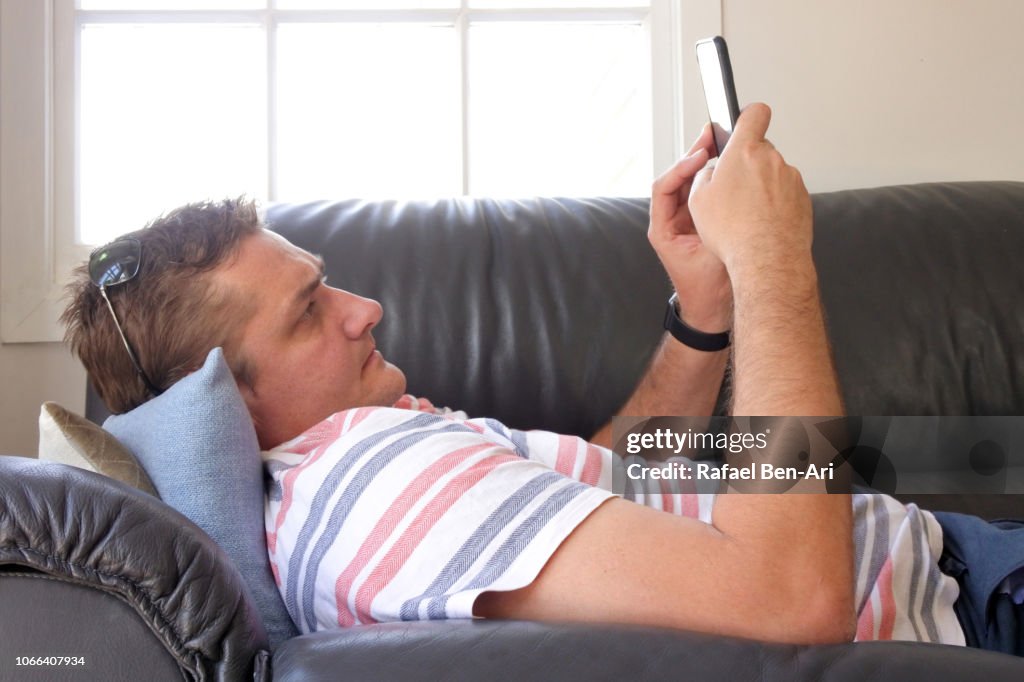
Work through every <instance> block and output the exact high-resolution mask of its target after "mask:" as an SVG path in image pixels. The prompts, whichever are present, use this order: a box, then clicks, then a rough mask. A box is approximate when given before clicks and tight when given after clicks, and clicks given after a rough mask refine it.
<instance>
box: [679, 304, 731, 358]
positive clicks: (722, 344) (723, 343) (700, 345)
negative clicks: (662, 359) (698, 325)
mask: <svg viewBox="0 0 1024 682" xmlns="http://www.w3.org/2000/svg"><path fill="white" fill-rule="evenodd" d="M677 301H678V296H677V295H676V294H672V297H671V298H669V300H668V306H667V307H666V309H665V320H664V327H665V330H666V331H668V333H669V334H671V335H672V336H673V338H675V339H676V341H679V342H680V343H682V344H683V345H685V346H689V347H690V348H693V349H695V350H699V351H705V352H717V351H720V350H725V349H726V348H728V347H729V344H730V343H731V336H730V333H729V330H725V331H719V332H706V331H703V330H700V329H695V328H694V327H692V326H690V325H688V324H687V323H686V322H684V321H683V320H682V318H680V316H679V308H678V306H677Z"/></svg>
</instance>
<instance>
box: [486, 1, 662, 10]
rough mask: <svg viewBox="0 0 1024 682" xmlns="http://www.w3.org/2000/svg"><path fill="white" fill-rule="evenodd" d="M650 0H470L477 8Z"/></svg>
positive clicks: (605, 4) (644, 4)
mask: <svg viewBox="0 0 1024 682" xmlns="http://www.w3.org/2000/svg"><path fill="white" fill-rule="evenodd" d="M650 4H651V2H650V0H469V6H470V7H472V8H474V9H476V8H480V9H537V8H548V7H550V8H557V7H649V6H650Z"/></svg>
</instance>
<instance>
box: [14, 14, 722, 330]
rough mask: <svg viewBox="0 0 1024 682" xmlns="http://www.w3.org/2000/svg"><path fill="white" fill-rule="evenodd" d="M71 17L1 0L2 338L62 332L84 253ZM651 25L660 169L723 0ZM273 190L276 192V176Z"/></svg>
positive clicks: (700, 118) (693, 108) (686, 118)
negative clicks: (67, 289) (697, 51)
mask: <svg viewBox="0 0 1024 682" xmlns="http://www.w3.org/2000/svg"><path fill="white" fill-rule="evenodd" d="M256 13H257V14H258V13H259V11H256ZM554 14H555V13H552V16H554ZM325 16H326V14H325ZM463 16H465V14H463ZM74 22H75V20H74V10H73V0H0V341H2V342H3V343H25V342H40V341H59V340H60V339H61V338H62V337H63V328H62V327H61V325H60V324H59V322H58V317H59V315H60V312H61V310H62V309H63V301H62V298H63V287H64V283H65V281H66V279H67V272H64V271H63V270H65V269H66V268H64V267H62V266H61V265H60V264H61V263H66V262H68V261H69V256H70V255H72V254H73V255H76V256H78V257H81V255H82V254H83V253H84V247H80V246H77V247H76V246H75V245H74V238H75V215H76V212H75V204H76V201H75V187H76V185H77V183H76V178H75V176H74V174H75V168H76V162H75V159H76V148H75V127H76V122H75V119H76V115H77V114H76V112H75V110H74V109H75V101H76V100H77V97H76V93H75V90H74V88H75V87H76V78H75V75H74V74H75V68H76V66H75V65H76V63H77V55H76V54H75V47H74V46H75V44H76V43H77V41H75V40H69V39H68V36H69V35H72V33H71V32H73V31H74V30H75V23H74ZM648 23H649V29H650V32H651V41H652V70H651V83H652V107H653V130H654V154H653V166H654V167H653V168H652V177H653V176H654V175H656V174H657V173H659V172H661V171H662V170H664V169H665V168H667V167H668V166H669V165H671V163H672V162H673V160H674V159H675V158H677V157H678V156H679V154H680V152H681V150H682V149H683V147H684V141H685V140H691V139H693V138H694V137H695V136H696V135H697V134H698V133H699V130H700V127H701V125H702V124H703V122H704V120H705V119H706V111H705V109H704V102H703V95H702V93H701V89H700V80H699V75H698V73H697V70H696V64H695V60H694V59H693V58H692V49H691V48H690V47H688V46H692V45H693V44H694V42H695V41H696V40H697V39H699V38H703V37H707V36H710V35H718V34H721V32H722V10H721V0H652V7H651V14H650V20H649V22H648ZM464 68H465V67H464ZM271 87H272V84H271ZM270 100H271V101H272V100H273V98H272V97H271V98H270ZM272 115H273V114H272V112H271V116H272ZM271 123H272V119H271ZM464 130H465V126H464ZM463 134H465V133H463ZM269 142H270V144H271V145H273V141H272V140H271V141H269ZM271 150H272V146H271ZM464 150H465V146H464ZM271 153H272V152H271ZM464 154H465V151H464ZM271 176H273V174H271ZM268 194H269V196H271V197H273V196H274V187H273V180H271V181H270V186H269V187H268Z"/></svg>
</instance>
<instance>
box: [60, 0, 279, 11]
mask: <svg viewBox="0 0 1024 682" xmlns="http://www.w3.org/2000/svg"><path fill="white" fill-rule="evenodd" d="M266 6H267V0H79V7H80V8H81V9H85V10H90V9H119V10H154V9H159V10H192V9H262V8H264V7H266Z"/></svg>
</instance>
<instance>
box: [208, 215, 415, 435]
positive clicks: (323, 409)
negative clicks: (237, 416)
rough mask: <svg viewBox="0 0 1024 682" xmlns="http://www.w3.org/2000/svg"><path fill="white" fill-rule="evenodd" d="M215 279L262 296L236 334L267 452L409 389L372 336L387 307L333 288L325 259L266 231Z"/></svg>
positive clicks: (246, 393)
mask: <svg viewBox="0 0 1024 682" xmlns="http://www.w3.org/2000/svg"><path fill="white" fill-rule="evenodd" d="M213 277H214V286H216V287H222V286H223V287H228V288H229V289H230V290H231V291H232V293H233V294H234V295H236V296H241V297H243V299H242V300H246V301H255V302H257V305H256V306H255V313H254V314H253V315H252V317H251V318H249V320H248V321H247V322H246V323H244V324H243V326H242V331H241V334H240V335H238V337H236V338H238V339H240V341H239V342H238V349H237V350H238V352H239V357H241V358H244V359H245V361H246V363H247V367H248V370H249V371H248V374H249V377H248V378H249V379H250V381H249V383H250V385H244V382H242V383H241V384H240V386H239V388H240V389H241V392H242V396H243V397H244V398H245V402H246V404H247V405H248V407H249V413H250V414H251V415H252V417H253V421H254V422H255V424H256V433H257V435H258V436H259V441H260V446H261V447H263V448H264V449H266V448H270V447H273V446H275V445H279V444H280V443H283V442H284V441H286V440H289V439H291V438H294V437H295V436H297V435H299V434H300V433H302V432H303V431H305V430H306V429H308V428H309V427H311V426H313V425H314V424H316V423H318V422H320V421H322V420H323V419H325V418H326V417H328V416H330V415H332V414H334V413H335V412H339V411H341V410H345V409H348V408H352V407H361V406H365V405H391V404H392V403H394V402H395V401H396V400H397V399H398V398H399V397H400V396H401V395H402V393H403V392H404V391H405V375H404V374H402V371H401V370H400V369H398V368H397V367H395V366H394V365H392V364H390V363H388V362H386V361H385V360H384V358H383V356H382V355H381V354H380V352H379V351H377V350H376V344H375V343H374V340H373V335H372V334H371V330H372V329H373V327H374V326H375V325H376V324H377V323H378V322H380V319H381V316H382V314H383V311H382V309H381V306H380V304H379V303H377V302H376V301H372V300H370V299H367V298H362V297H360V296H356V295H354V294H351V293H349V292H347V291H342V290H340V289H334V288H332V287H329V286H327V285H326V284H325V283H324V276H323V264H322V261H321V260H320V259H319V258H317V257H315V256H313V255H312V254H310V253H308V252H306V251H303V250H302V249H300V248H298V247H296V246H294V245H292V244H291V243H289V242H288V241H286V240H285V239H284V238H282V237H281V236H279V235H276V234H274V233H272V232H268V231H266V230H264V231H262V232H260V233H258V234H256V235H253V236H250V237H246V238H245V239H244V240H243V241H242V242H241V244H240V246H239V250H238V253H237V256H236V258H234V259H233V260H231V261H229V263H228V265H227V266H225V267H221V268H219V269H217V270H216V271H214V273H213Z"/></svg>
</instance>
